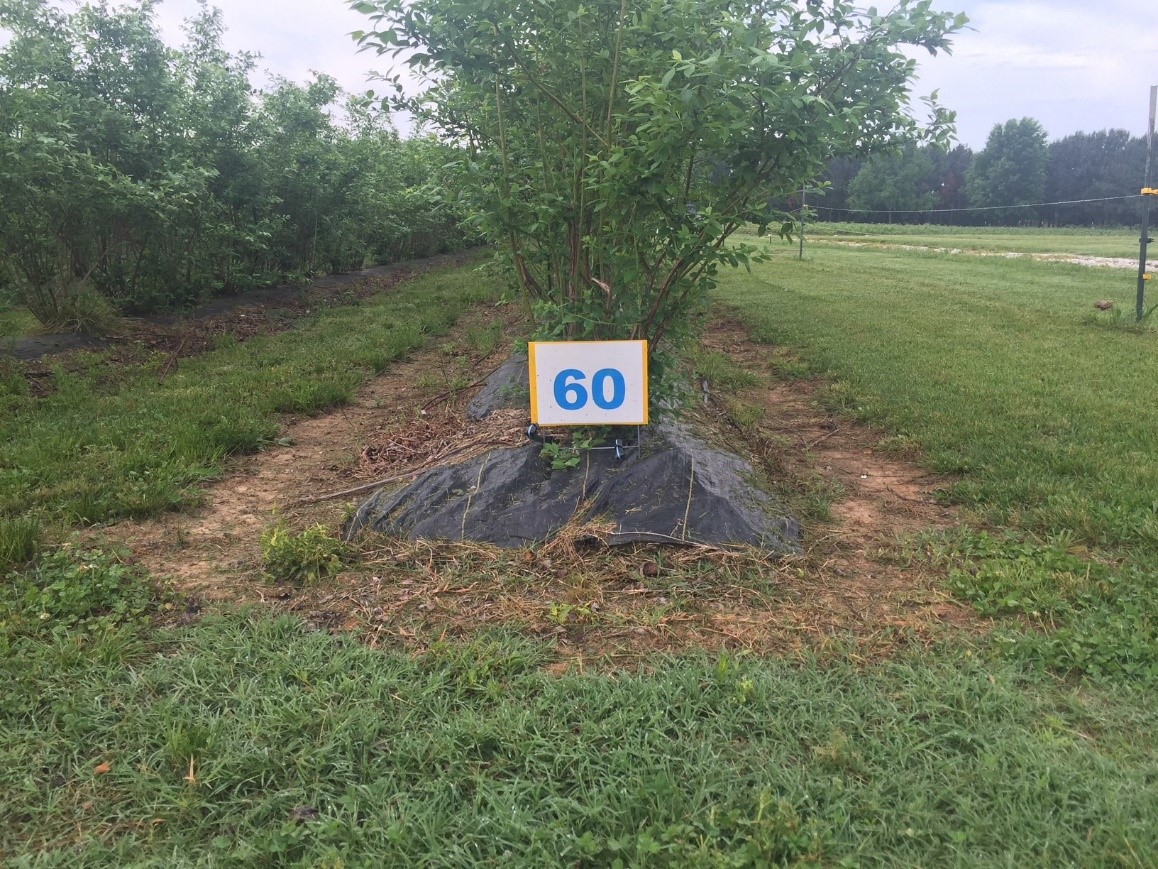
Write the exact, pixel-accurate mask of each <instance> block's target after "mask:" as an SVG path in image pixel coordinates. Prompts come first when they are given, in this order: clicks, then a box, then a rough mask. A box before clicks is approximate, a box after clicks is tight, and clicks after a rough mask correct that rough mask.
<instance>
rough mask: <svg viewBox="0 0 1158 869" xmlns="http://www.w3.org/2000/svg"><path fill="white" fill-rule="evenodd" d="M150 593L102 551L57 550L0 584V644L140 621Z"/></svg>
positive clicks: (150, 601) (148, 608) (132, 572)
mask: <svg viewBox="0 0 1158 869" xmlns="http://www.w3.org/2000/svg"><path fill="white" fill-rule="evenodd" d="M153 604H154V594H153V589H152V588H151V587H150V586H149V584H148V582H147V581H146V580H145V579H144V577H143V576H142V575H141V573H140V572H139V571H137V570H136V569H135V568H133V567H132V566H130V565H128V564H126V563H125V562H124V560H123V559H122V558H121V557H120V555H119V554H117V553H115V552H112V551H109V550H106V549H74V548H73V547H71V546H68V545H65V546H61V547H59V548H57V549H55V550H53V551H51V552H48V553H46V554H44V555H42V556H41V557H40V558H39V559H38V560H36V561H35V562H34V563H33V564H32V565H31V566H30V567H28V568H27V569H25V570H22V571H13V572H11V573H9V574H8V576H7V577H6V578H5V581H4V583H3V585H2V586H0V643H4V642H7V641H11V640H13V639H16V638H18V637H21V636H43V635H52V636H64V635H70V634H73V633H98V632H100V631H103V630H106V629H110V628H115V627H117V626H120V625H123V624H126V623H129V622H136V621H139V620H141V619H143V618H144V617H145V616H146V615H147V614H148V613H149V612H150V611H151V610H152V608H153Z"/></svg>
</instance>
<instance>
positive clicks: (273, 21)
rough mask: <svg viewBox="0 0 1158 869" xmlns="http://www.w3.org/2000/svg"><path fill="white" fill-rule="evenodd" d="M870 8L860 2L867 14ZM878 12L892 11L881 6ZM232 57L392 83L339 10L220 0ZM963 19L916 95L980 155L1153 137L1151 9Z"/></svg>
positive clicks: (1157, 37) (953, 6)
mask: <svg viewBox="0 0 1158 869" xmlns="http://www.w3.org/2000/svg"><path fill="white" fill-rule="evenodd" d="M869 2H871V0H865V3H864V5H868V4H869ZM875 2H876V3H877V5H878V6H880V7H881V8H887V7H888V6H889V3H888V0H875ZM213 5H216V6H219V7H220V8H221V9H222V11H223V12H224V15H225V24H226V27H227V28H228V32H227V34H226V37H225V39H226V46H227V47H228V48H230V49H231V50H241V49H245V50H249V51H258V52H260V53H261V54H262V56H263V58H264V59H263V61H262V62H261V66H263V67H264V68H267V69H268V70H270V71H272V72H273V73H276V74H278V75H282V76H285V77H286V78H290V79H294V80H297V81H301V80H304V79H305V78H306V77H307V76H308V75H309V71H310V70H319V71H321V72H327V73H329V74H330V75H333V76H334V77H335V78H337V79H338V81H339V82H341V84H342V85H343V86H344V87H345V88H346V89H347V90H365V89H367V88H368V87H371V85H370V84H367V82H366V73H367V72H368V71H369V70H371V69H374V68H377V69H378V70H379V71H382V72H385V71H386V70H387V69H388V68H389V65H390V60H389V59H388V58H381V59H380V58H377V57H376V56H375V55H373V54H369V53H364V54H358V53H357V52H356V50H355V46H354V44H353V42H352V41H351V40H350V38H349V35H348V34H349V33H350V32H351V31H353V30H358V29H364V28H365V27H366V26H367V22H368V20H369V19H367V18H366V17H365V16H363V15H360V14H358V13H355V12H351V11H350V10H349V9H348V7H347V6H346V4H345V3H343V2H340V0H216V2H214V3H213ZM937 5H938V6H940V7H941V8H944V9H947V10H952V11H955V12H957V11H960V12H965V13H966V14H967V15H968V16H969V18H970V22H971V23H970V27H971V28H973V29H971V30H969V31H966V32H965V33H963V34H961V35H959V36H958V37H957V39H956V42H955V45H954V48H953V54H952V55H951V56H945V55H939V56H938V57H936V58H929V57H927V56H923V57H922V59H921V62H920V63H921V66H920V69H921V74H920V76H921V77H920V81H919V82H918V84H917V87H916V89H915V93H916V94H917V95H923V94H927V93H929V92H930V91H932V90H933V89H939V90H940V98H941V102H942V103H943V104H944V105H945V106H947V107H948V108H951V109H955V110H956V111H957V129H958V137H959V139H960V140H961V141H962V142H963V143H965V144H967V145H969V146H971V147H972V148H974V149H975V150H979V149H981V148H982V147H984V145H985V139H986V137H987V136H988V134H989V131H990V130H991V129H992V127H993V125H994V124H998V123H1001V122H1003V121H1007V120H1009V119H1010V118H1021V117H1032V118H1036V119H1037V120H1038V121H1040V122H1041V123H1042V125H1043V126H1044V127H1045V129H1046V131H1047V132H1048V133H1049V136H1050V138H1051V139H1057V138H1061V137H1062V136H1065V135H1067V134H1069V133H1073V132H1077V131H1078V130H1084V131H1086V132H1089V131H1092V130H1101V129H1107V128H1112V127H1118V128H1124V129H1127V130H1129V131H1130V132H1132V133H1134V134H1135V135H1142V134H1143V133H1145V130H1146V122H1147V115H1148V106H1149V87H1150V85H1152V84H1158V18H1156V17H1155V14H1154V13H1155V9H1156V8H1158V5H1156V4H1155V2H1154V0H941V2H940V3H939V4H937ZM196 8H197V6H196V0H164V2H162V4H161V6H160V8H159V11H158V21H159V22H160V24H161V26H162V28H163V31H164V34H165V36H166V38H167V39H168V40H169V41H170V42H173V43H177V42H180V40H181V36H182V34H181V30H180V23H181V21H182V20H183V19H185V18H186V17H188V16H189V15H191V14H193V13H195V12H196Z"/></svg>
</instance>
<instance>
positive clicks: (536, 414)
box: [527, 341, 647, 425]
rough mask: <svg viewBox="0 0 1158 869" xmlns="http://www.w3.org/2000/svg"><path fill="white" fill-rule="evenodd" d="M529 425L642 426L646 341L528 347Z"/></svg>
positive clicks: (543, 343)
mask: <svg viewBox="0 0 1158 869" xmlns="http://www.w3.org/2000/svg"><path fill="white" fill-rule="evenodd" d="M527 353H528V361H529V362H530V369H531V372H530V373H531V422H533V423H535V424H536V425H647V342H646V341H558V342H554V341H532V342H530V344H529V345H528V350H527Z"/></svg>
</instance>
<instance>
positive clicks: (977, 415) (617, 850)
mask: <svg viewBox="0 0 1158 869" xmlns="http://www.w3.org/2000/svg"><path fill="white" fill-rule="evenodd" d="M1091 281H1108V282H1110V284H1109V287H1110V288H1109V289H1107V288H1106V287H1104V286H1098V287H1097V288H1096V291H1095V289H1094V288H1093V287H1091V286H1090V282H1091ZM1115 281H1116V282H1117V283H1113V282H1115ZM475 282H476V278H475V276H474V275H472V274H470V273H467V272H447V273H442V274H440V275H433V276H430V277H428V278H425V279H423V280H422V281H420V282H417V283H412V284H407V285H405V286H404V287H403V288H401V289H400V290H399V291H398V292H397V293H396V294H393V295H391V296H388V297H386V298H385V299H382V300H380V301H376V302H374V303H373V304H370V305H367V306H365V307H361V308H356V309H344V310H333V311H327V312H324V313H322V314H320V315H319V316H317V317H316V318H313V319H310V320H307V321H305V322H303V323H301V324H300V325H299V327H298V328H297V329H296V330H294V331H292V332H290V333H287V334H285V335H281V336H277V337H274V338H266V339H255V340H254V341H251V342H248V343H246V344H244V345H241V344H237V343H236V342H230V341H227V342H224V343H223V346H222V347H221V348H220V349H219V350H217V351H216V352H214V353H211V354H208V355H206V356H205V357H202V358H200V359H196V360H187V361H183V362H182V363H181V365H180V366H179V368H178V369H177V371H176V372H172V373H170V374H169V376H168V377H166V378H164V379H163V380H160V382H159V372H160V368H161V367H162V363H161V361H160V360H159V361H158V363H157V365H154V366H153V367H151V368H150V367H149V366H148V365H145V366H143V367H142V368H140V369H129V370H124V369H117V368H115V367H110V366H107V365H105V364H103V363H102V362H101V360H100V359H99V358H96V357H94V358H93V359H91V360H90V363H89V364H88V365H87V366H81V367H80V368H79V369H78V370H74V371H64V370H61V371H59V372H58V373H57V384H56V385H57V391H56V392H55V394H53V395H52V396H50V397H49V398H46V399H34V398H31V397H29V396H28V395H27V394H25V393H24V392H22V391H20V390H19V389H13V390H9V391H8V393H6V394H5V397H4V398H3V399H2V400H3V401H4V402H6V404H5V410H6V412H5V414H4V416H3V417H2V418H0V432H2V433H3V434H4V441H3V444H4V446H3V447H0V497H3V499H4V501H3V504H4V509H5V511H6V513H5V514H4V519H3V521H0V574H3V575H4V576H3V580H2V581H0V818H3V819H4V823H3V824H0V860H3V861H5V862H6V863H10V864H11V865H14V866H32V865H53V866H57V865H105V866H122V865H158V866H160V865H164V866H182V865H244V866H248V865H310V866H317V865H326V866H339V865H374V866H377V865H384V866H410V865H419V866H423V865H429V866H476V865H496V866H498V865H501V866H507V865H514V866H535V867H538V866H555V865H558V866H608V865H623V866H681V867H682V866H705V867H708V866H711V867H722V866H766V865H770V864H806V865H809V864H810V865H849V866H851V865H879V866H939V865H964V866H974V865H982V866H988V865H1001V866H1025V865H1033V866H1065V865H1074V866H1146V865H1152V864H1153V861H1154V855H1155V854H1158V750H1156V747H1155V742H1154V739H1153V734H1154V732H1155V731H1156V729H1158V706H1156V705H1155V704H1154V702H1153V687H1154V686H1155V685H1156V684H1158V682H1156V681H1155V677H1156V676H1158V654H1156V651H1155V650H1156V648H1158V641H1156V639H1155V636H1154V631H1155V625H1156V624H1158V613H1156V611H1155V604H1154V603H1153V602H1152V600H1154V599H1155V596H1154V595H1153V594H1152V591H1153V579H1154V575H1155V563H1156V561H1158V554H1155V547H1153V546H1152V545H1151V536H1150V535H1152V534H1153V533H1154V525H1153V518H1152V514H1153V513H1154V512H1155V505H1154V503H1153V499H1154V497H1155V496H1154V495H1153V494H1152V493H1154V492H1156V491H1158V488H1156V487H1155V478H1154V474H1155V473H1156V472H1158V471H1156V468H1155V466H1156V465H1158V461H1156V458H1158V452H1156V449H1155V442H1154V438H1155V436H1156V435H1155V431H1156V428H1158V425H1156V423H1158V418H1156V417H1155V413H1156V412H1158V411H1155V409H1154V406H1155V405H1154V402H1153V401H1152V400H1151V398H1152V393H1153V386H1152V382H1153V377H1152V373H1153V371H1154V370H1155V366H1154V361H1155V360H1154V351H1155V337H1156V336H1155V335H1153V334H1147V333H1133V332H1127V331H1123V330H1118V329H1107V328H1102V327H1100V326H1099V325H1096V324H1094V323H1091V322H1088V321H1087V313H1088V307H1089V306H1088V301H1089V299H1091V298H1101V297H1104V296H1110V297H1114V298H1119V299H1125V298H1128V294H1129V288H1128V287H1127V286H1126V285H1125V283H1124V282H1123V281H1122V280H1121V277H1120V276H1115V275H1114V273H1112V272H1110V273H1104V272H1097V271H1087V270H1082V269H1077V268H1074V267H1068V266H1058V265H1053V264H1040V263H1036V264H1035V263H1030V262H1024V261H1003V260H988V259H976V260H974V259H963V258H959V259H953V260H948V259H947V258H946V257H943V256H938V255H936V254H931V253H915V252H900V251H881V250H871V249H847V248H841V247H838V246H833V247H829V248H824V249H820V248H817V249H816V250H815V251H814V252H813V254H812V255H811V258H810V259H809V260H806V261H805V262H804V263H797V262H794V261H792V260H791V259H790V258H789V256H788V254H787V252H786V251H785V252H783V255H782V256H778V257H777V259H776V261H775V262H772V263H769V264H766V265H762V266H758V267H756V269H755V272H754V275H753V276H747V275H741V274H737V275H735V276H733V277H731V278H729V280H728V281H727V283H726V286H725V287H724V288H723V289H724V292H723V295H724V296H725V297H726V298H727V299H728V300H729V301H730V302H732V303H733V304H735V305H737V306H738V307H739V308H740V310H742V311H744V312H745V315H746V316H748V317H749V318H750V319H751V320H752V321H753V323H754V324H755V326H756V328H757V329H758V330H759V332H760V333H761V334H762V335H764V336H765V337H768V338H770V339H773V340H776V341H778V342H781V344H782V345H786V346H792V347H795V348H796V352H797V353H798V354H799V358H800V361H799V362H796V361H794V360H788V361H786V358H785V357H784V354H783V352H782V348H778V353H779V355H778V356H777V367H778V368H783V367H784V366H787V367H788V368H790V369H791V374H792V376H794V377H800V376H805V375H807V374H808V372H809V371H813V372H816V371H825V372H828V373H829V375H830V376H831V377H832V378H833V380H832V382H831V385H830V386H829V388H828V389H827V392H826V393H825V398H824V400H825V401H826V402H827V403H828V404H829V405H830V406H831V407H833V408H836V409H840V410H842V411H844V412H846V413H850V414H853V415H858V416H863V417H867V418H870V419H873V420H875V421H876V422H878V423H880V424H882V425H883V426H885V427H887V428H888V430H889V431H890V432H891V434H890V435H889V436H890V437H891V438H893V439H902V440H903V442H904V443H905V444H906V445H908V446H918V447H920V448H921V449H922V450H923V455H924V457H925V460H926V461H927V462H929V463H930V465H932V466H934V467H937V468H940V469H942V470H946V471H956V472H959V473H960V479H959V480H958V481H957V482H956V483H955V484H953V485H952V487H951V488H950V489H949V490H947V491H946V493H945V496H946V497H947V498H953V499H955V500H958V501H961V502H963V503H965V504H967V505H968V506H969V508H970V510H971V515H972V516H973V518H974V522H975V526H979V525H989V526H991V527H990V529H989V530H988V531H986V530H982V529H981V528H979V527H973V528H971V529H970V528H965V529H962V530H960V531H958V532H954V533H952V534H946V535H937V536H933V537H929V538H927V539H924V540H920V541H916V542H915V544H914V550H913V552H911V553H909V555H910V556H911V557H914V558H921V559H928V560H930V561H932V562H934V563H937V564H939V565H942V566H943V567H944V568H945V570H946V573H947V575H948V579H947V583H948V587H949V588H950V589H952V590H953V591H954V593H956V594H958V595H959V596H960V597H961V598H962V599H963V600H966V601H969V602H971V603H972V604H973V605H974V606H976V607H977V608H978V610H979V611H980V612H982V613H985V614H987V615H989V616H991V617H992V618H994V619H996V620H997V621H996V625H997V627H996V629H995V630H994V632H993V634H992V636H991V637H989V638H986V637H981V638H978V639H976V640H966V639H962V640H960V641H957V642H953V641H946V642H944V643H943V644H942V645H940V646H938V647H936V648H934V649H931V650H924V651H917V650H910V651H908V652H902V653H899V654H898V655H897V656H896V657H895V658H894V659H892V660H890V661H885V662H881V663H877V664H872V665H865V664H860V665H857V664H854V663H853V661H854V660H855V656H853V655H851V654H850V655H848V656H844V655H842V654H841V652H840V647H839V641H837V642H836V643H835V644H834V646H833V647H832V649H831V650H830V651H829V653H827V654H826V657H825V658H824V659H822V660H811V659H804V660H778V659H756V658H749V657H741V658H738V659H737V658H735V657H728V656H726V655H724V656H718V657H712V658H709V657H707V656H701V655H695V654H689V655H687V656H685V657H680V658H667V657H653V658H649V659H646V660H644V661H642V662H640V671H639V672H635V673H627V672H617V673H602V674H600V673H592V672H588V673H586V674H583V673H579V672H571V673H569V674H566V675H563V676H561V677H560V676H552V675H549V674H548V673H547V672H546V671H545V669H544V665H546V664H548V663H553V662H555V661H556V660H557V659H558V650H557V649H556V647H555V646H554V645H552V643H551V642H546V641H543V640H541V639H539V638H533V637H527V636H524V635H521V634H519V633H516V632H514V631H513V630H512V631H510V632H490V633H483V634H480V635H476V636H475V637H473V638H472V639H469V640H463V639H458V638H454V637H449V638H444V639H443V640H440V641H439V642H437V643H435V645H434V646H433V647H431V648H429V649H427V650H424V651H421V652H415V651H414V650H413V649H409V648H401V649H398V650H387V651H377V650H371V649H368V648H365V647H363V646H361V645H359V644H358V642H357V641H356V640H355V639H354V638H353V637H349V636H341V637H333V636H330V635H327V634H325V633H321V632H317V631H313V630H309V629H308V628H307V627H306V625H305V624H304V623H303V622H302V621H301V620H299V619H296V618H291V617H275V616H271V615H269V614H268V613H265V612H262V611H258V610H250V611H242V612H236V611H232V610H229V609H226V610H223V611H221V612H217V613H210V614H208V615H205V616H204V618H203V619H202V620H201V621H200V622H198V623H196V624H194V625H192V626H188V627H158V626H157V625H155V624H153V623H152V622H150V621H149V620H148V616H149V614H150V613H153V612H158V611H159V612H162V613H164V612H179V611H180V607H181V606H182V603H181V602H178V601H172V600H168V601H167V600H166V599H165V595H164V593H163V591H162V590H158V589H153V588H152V587H150V585H149V583H148V578H147V577H143V576H141V575H140V573H139V572H138V571H136V570H134V569H133V568H132V567H131V566H129V565H127V564H126V563H125V561H124V559H122V558H121V557H120V556H119V555H118V554H117V553H116V552H114V551H111V550H109V549H107V548H104V549H100V548H97V549H93V548H90V549H86V550H78V549H75V548H68V547H67V546H66V547H52V546H48V547H45V545H44V543H43V541H42V537H43V536H44V531H43V527H44V525H43V522H41V521H39V520H41V519H46V520H56V521H58V522H60V521H76V520H79V519H82V518H84V519H89V518H91V517H97V518H108V517H110V516H116V515H130V514H135V513H137V512H138V511H139V512H149V511H152V510H155V509H161V508H166V507H168V506H172V505H177V504H186V503H189V502H190V501H192V500H194V499H195V498H196V492H197V488H196V483H197V481H198V480H199V479H201V478H203V477H205V476H208V475H211V474H214V473H219V472H220V469H221V467H222V464H221V462H222V459H223V457H224V456H225V455H227V454H229V453H230V452H238V451H245V450H251V449H257V448H260V447H261V445H262V444H263V443H264V442H267V441H268V440H269V439H270V438H272V437H275V436H276V433H277V428H278V423H279V419H280V414H282V413H285V412H306V413H309V412H317V411H320V410H321V409H323V408H324V407H326V406H328V405H329V404H331V403H334V402H340V401H343V400H345V399H346V398H348V396H349V395H350V394H351V393H352V390H353V389H354V388H356V386H357V384H358V383H359V382H361V380H362V378H364V377H365V376H367V375H368V373H370V372H374V371H379V370H382V369H383V368H385V367H387V366H388V365H389V364H390V362H391V361H392V360H393V359H396V358H398V357H399V356H401V355H403V354H405V353H406V352H407V351H408V349H409V348H411V347H415V346H418V345H419V344H420V343H421V342H422V341H423V340H425V339H426V337H427V336H428V335H430V334H433V333H435V332H437V331H439V330H441V329H443V328H445V326H447V325H448V324H449V323H450V322H451V321H452V320H453V318H454V316H455V315H456V313H457V312H458V311H460V310H462V308H463V307H464V306H465V305H466V304H467V303H468V302H469V300H470V299H472V298H477V297H478V296H479V292H478V291H477V290H476V289H474V285H475ZM488 335H489V333H485V334H484V333H482V332H480V333H479V336H478V338H477V340H480V341H482V340H485V339H487V336H488ZM693 364H694V367H695V368H696V370H699V371H702V372H706V373H711V374H712V376H713V378H714V379H715V380H716V381H719V382H723V381H724V380H725V379H726V378H727V377H729V376H731V377H733V378H736V385H750V380H749V379H748V378H746V377H744V372H742V371H739V370H738V369H736V368H735V366H734V365H732V363H731V362H730V360H728V359H726V358H723V357H721V356H719V355H718V354H701V355H700V356H699V357H697V358H696V359H695V360H693ZM118 371H119V372H120V373H117V372H118ZM1147 493H1151V494H1150V495H1149V498H1150V501H1149V502H1148V501H1147ZM1148 504H1149V505H1150V506H1149V508H1148V506H1147V505H1148ZM86 505H87V506H86ZM1148 509H1150V512H1147V510H1148ZM51 530H53V531H56V530H58V529H51ZM50 536H51V535H50ZM269 543H270V544H271V547H267V548H276V549H277V552H276V553H275V554H276V555H278V558H277V559H274V560H275V561H277V562H278V564H280V565H282V566H283V567H286V568H289V569H290V570H292V571H299V572H300V571H301V570H303V569H306V570H308V569H310V568H312V567H314V566H316V565H318V564H322V563H328V561H329V553H328V552H324V551H322V549H320V548H319V547H317V546H315V545H314V542H311V540H310V539H308V538H307V537H306V536H305V535H302V536H300V537H294V538H287V539H286V540H283V541H281V543H282V545H279V546H278V547H272V543H273V539H272V538H270V541H269ZM38 553H39V554H38ZM897 554H898V556H902V555H904V554H905V553H897ZM269 555H270V553H267V558H268V557H269ZM272 563H273V562H272V561H271V562H270V564H272ZM271 569H272V568H271ZM319 572H320V571H319ZM693 592H694V588H693V590H692V591H689V592H688V593H693ZM1039 628H1040V629H1041V630H1038V629H1039ZM1005 650H1009V651H1011V652H1012V653H1013V654H1008V655H1007V654H1004V652H1005ZM1064 673H1068V674H1072V675H1071V677H1070V678H1059V674H1064ZM617 861H618V862H617Z"/></svg>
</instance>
